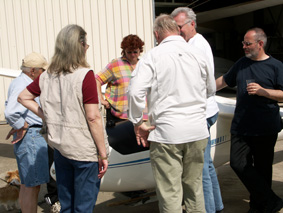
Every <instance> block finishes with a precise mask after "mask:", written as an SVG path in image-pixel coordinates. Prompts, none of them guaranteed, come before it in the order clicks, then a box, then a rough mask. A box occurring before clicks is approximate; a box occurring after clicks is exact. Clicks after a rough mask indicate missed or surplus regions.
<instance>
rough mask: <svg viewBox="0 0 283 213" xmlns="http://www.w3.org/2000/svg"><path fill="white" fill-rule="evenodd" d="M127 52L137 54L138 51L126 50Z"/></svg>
mask: <svg viewBox="0 0 283 213" xmlns="http://www.w3.org/2000/svg"><path fill="white" fill-rule="evenodd" d="M127 53H128V54H132V53H134V54H138V51H127Z"/></svg>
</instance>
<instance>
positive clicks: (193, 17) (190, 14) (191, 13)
mask: <svg viewBox="0 0 283 213" xmlns="http://www.w3.org/2000/svg"><path fill="white" fill-rule="evenodd" d="M180 13H184V14H185V15H186V17H187V21H190V22H192V21H194V22H195V28H196V27H197V15H196V14H195V12H194V11H193V10H192V9H191V8H189V7H178V8H176V9H175V10H173V12H172V13H171V16H172V17H173V18H175V17H176V16H177V15H179V14H180Z"/></svg>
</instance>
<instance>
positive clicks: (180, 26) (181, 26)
mask: <svg viewBox="0 0 283 213" xmlns="http://www.w3.org/2000/svg"><path fill="white" fill-rule="evenodd" d="M190 22H191V21H187V22H186V23H185V24H182V25H178V27H179V28H180V30H181V29H182V28H183V27H184V26H185V25H186V24H188V23H190Z"/></svg>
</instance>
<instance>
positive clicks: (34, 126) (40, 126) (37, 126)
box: [29, 124, 42, 128]
mask: <svg viewBox="0 0 283 213" xmlns="http://www.w3.org/2000/svg"><path fill="white" fill-rule="evenodd" d="M29 128H42V125H39V124H34V125H31V126H29Z"/></svg>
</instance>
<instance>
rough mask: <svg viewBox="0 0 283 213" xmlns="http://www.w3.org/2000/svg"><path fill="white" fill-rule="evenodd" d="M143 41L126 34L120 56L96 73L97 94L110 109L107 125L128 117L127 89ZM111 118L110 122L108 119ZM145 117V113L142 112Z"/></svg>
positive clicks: (141, 49) (112, 124)
mask: <svg viewBox="0 0 283 213" xmlns="http://www.w3.org/2000/svg"><path fill="white" fill-rule="evenodd" d="M143 46H144V42H143V41H142V40H141V39H140V38H139V37H138V36H137V35H132V34H130V35H128V36H126V37H124V38H123V41H122V42H121V48H122V52H121V54H122V57H120V58H117V59H114V60H112V61H111V62H110V63H109V64H108V65H107V66H106V67H105V68H104V69H103V70H101V71H100V72H99V73H97V75H96V82H97V87H98V96H99V97H100V100H101V103H102V104H103V105H104V106H105V108H106V109H111V115H110V116H109V113H108V116H107V124H108V126H115V123H117V122H120V121H123V120H126V119H128V116H127V110H128V99H127V90H128V85H129V82H130V79H131V74H132V72H133V70H134V69H135V67H136V65H137V63H138V60H139V58H138V57H139V56H140V53H142V52H143ZM104 84H107V87H106V91H105V99H104V98H103V95H102V92H101V86H102V85H104ZM109 117H112V118H111V122H110V120H109ZM144 119H147V114H144Z"/></svg>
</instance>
